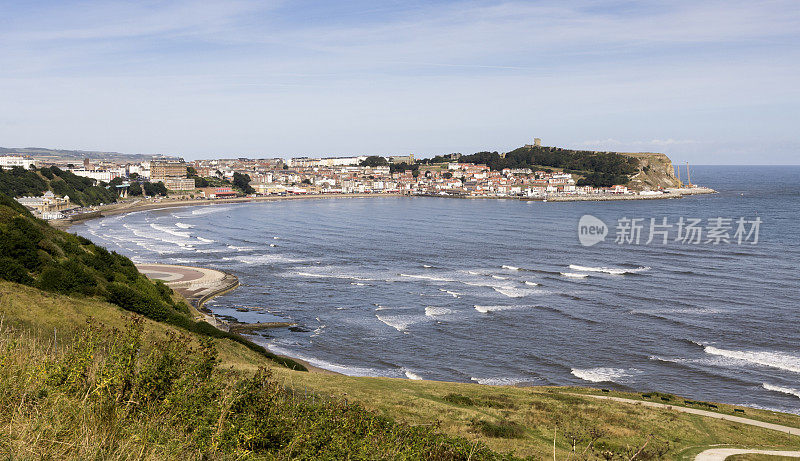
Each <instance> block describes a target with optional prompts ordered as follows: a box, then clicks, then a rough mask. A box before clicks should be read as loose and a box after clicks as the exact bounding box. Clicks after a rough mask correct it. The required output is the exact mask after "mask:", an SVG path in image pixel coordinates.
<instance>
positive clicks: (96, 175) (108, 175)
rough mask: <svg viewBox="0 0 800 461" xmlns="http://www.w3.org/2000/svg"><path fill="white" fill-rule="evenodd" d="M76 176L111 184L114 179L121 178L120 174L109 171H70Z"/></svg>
mask: <svg viewBox="0 0 800 461" xmlns="http://www.w3.org/2000/svg"><path fill="white" fill-rule="evenodd" d="M70 171H71V172H72V173H73V174H75V175H76V176H83V177H84V178H91V179H94V180H95V181H103V182H109V181H111V180H112V179H114V178H117V177H119V173H115V172H113V171H109V170H84V169H79V170H78V169H75V170H70Z"/></svg>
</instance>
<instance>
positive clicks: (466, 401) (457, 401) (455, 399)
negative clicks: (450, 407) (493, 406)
mask: <svg viewBox="0 0 800 461" xmlns="http://www.w3.org/2000/svg"><path fill="white" fill-rule="evenodd" d="M442 399H443V400H444V401H445V402H450V403H452V404H454V405H463V406H467V407H471V406H472V405H475V402H474V401H473V400H472V399H471V398H469V397H467V396H466V395H462V394H452V393H451V394H447V395H445V396H444V397H442Z"/></svg>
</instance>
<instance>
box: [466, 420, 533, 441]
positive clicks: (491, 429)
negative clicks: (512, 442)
mask: <svg viewBox="0 0 800 461" xmlns="http://www.w3.org/2000/svg"><path fill="white" fill-rule="evenodd" d="M472 427H474V428H475V429H477V430H479V431H480V432H481V433H482V434H483V435H485V436H487V437H496V438H503V439H521V438H522V437H524V436H525V426H523V425H521V424H518V423H515V422H513V421H507V420H500V421H498V422H496V423H493V422H490V421H485V420H474V421H472Z"/></svg>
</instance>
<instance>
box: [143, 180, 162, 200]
mask: <svg viewBox="0 0 800 461" xmlns="http://www.w3.org/2000/svg"><path fill="white" fill-rule="evenodd" d="M143 187H144V193H145V194H147V195H150V196H156V195H161V196H162V197H166V196H167V188H166V186H164V183H163V182H161V181H159V182H157V183H155V184H153V183H151V182H146V183H144V184H143Z"/></svg>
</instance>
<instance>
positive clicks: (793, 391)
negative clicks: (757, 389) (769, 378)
mask: <svg viewBox="0 0 800 461" xmlns="http://www.w3.org/2000/svg"><path fill="white" fill-rule="evenodd" d="M761 387H763V388H764V389H766V390H768V391H773V392H782V393H784V394H789V395H793V396H795V397H797V398H799V399H800V389H792V388H791V387H783V386H775V385H772V384H769V383H764V384H762V385H761Z"/></svg>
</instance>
